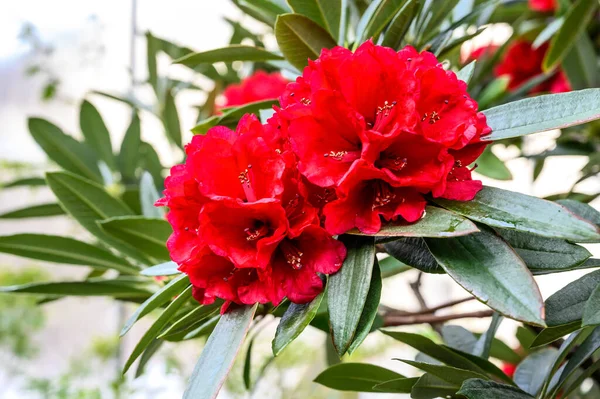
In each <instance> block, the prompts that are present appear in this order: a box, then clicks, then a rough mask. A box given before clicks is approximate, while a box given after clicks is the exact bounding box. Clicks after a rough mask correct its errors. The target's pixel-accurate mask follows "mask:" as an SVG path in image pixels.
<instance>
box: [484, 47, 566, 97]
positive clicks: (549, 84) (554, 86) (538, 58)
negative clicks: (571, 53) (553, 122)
mask: <svg viewBox="0 0 600 399" xmlns="http://www.w3.org/2000/svg"><path fill="white" fill-rule="evenodd" d="M547 51H548V43H545V44H543V45H541V46H540V47H538V48H537V49H534V48H533V47H532V44H531V43H530V42H527V41H524V40H519V41H516V42H514V43H513V44H511V46H510V47H509V48H508V50H507V51H506V54H505V55H504V59H503V60H502V62H501V63H500V64H498V66H497V67H496V69H495V71H494V73H495V74H496V76H503V75H505V76H508V77H509V78H510V81H509V84H508V88H509V89H510V90H514V89H516V88H518V87H519V86H521V85H522V84H523V83H526V82H527V81H528V80H530V79H532V78H534V77H536V76H539V75H541V74H542V73H543V71H542V61H543V60H544V57H545V56H546V52H547ZM570 90H571V85H570V84H569V81H568V80H567V78H566V76H565V74H564V72H563V71H562V70H560V69H559V70H558V71H557V72H555V73H554V75H553V76H551V77H550V78H549V79H547V80H545V81H544V82H542V83H540V84H539V85H537V86H536V87H534V88H533V89H532V90H531V92H530V93H532V94H535V93H541V92H550V93H563V92H567V91H570Z"/></svg>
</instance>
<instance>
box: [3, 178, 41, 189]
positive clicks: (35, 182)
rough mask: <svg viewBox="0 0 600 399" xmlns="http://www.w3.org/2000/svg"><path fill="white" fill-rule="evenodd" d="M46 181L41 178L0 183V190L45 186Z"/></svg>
mask: <svg viewBox="0 0 600 399" xmlns="http://www.w3.org/2000/svg"><path fill="white" fill-rule="evenodd" d="M45 185H46V180H45V179H43V178H41V177H25V178H23V179H16V180H12V181H9V182H8V183H0V188H13V187H23V186H30V187H38V186H45Z"/></svg>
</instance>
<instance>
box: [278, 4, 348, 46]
mask: <svg viewBox="0 0 600 399" xmlns="http://www.w3.org/2000/svg"><path fill="white" fill-rule="evenodd" d="M288 3H289V5H290V7H291V8H292V10H294V12H295V13H296V14H302V15H304V16H306V17H308V18H310V19H311V20H312V21H314V22H316V23H318V24H319V25H320V26H321V27H323V28H325V29H327V31H328V32H329V33H330V34H331V36H332V37H333V38H334V39H335V41H336V42H338V43H340V37H341V35H343V32H340V27H341V26H342V25H343V23H342V17H343V15H344V9H345V7H346V4H345V1H344V0H333V1H331V0H289V1H288ZM342 40H343V39H342ZM341 44H343V41H342V43H341Z"/></svg>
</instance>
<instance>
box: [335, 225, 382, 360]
mask: <svg viewBox="0 0 600 399" xmlns="http://www.w3.org/2000/svg"><path fill="white" fill-rule="evenodd" d="M339 239H340V241H342V242H343V243H344V245H345V246H346V249H347V251H348V253H347V255H346V260H345V261H344V264H343V266H342V268H341V269H340V270H339V271H338V272H337V273H335V274H333V275H331V276H330V277H329V283H328V289H327V306H328V308H329V324H330V326H331V336H332V338H333V344H334V346H335V348H336V350H337V352H338V354H339V355H340V357H341V356H342V355H343V354H344V353H346V351H347V350H348V348H349V347H350V345H351V344H352V341H353V339H354V336H355V334H356V329H357V328H358V323H359V321H360V318H361V315H362V312H363V309H364V307H365V303H366V300H367V295H368V292H369V287H370V285H371V275H372V272H373V264H374V262H375V244H374V240H373V238H372V237H360V236H348V235H343V236H340V238H339Z"/></svg>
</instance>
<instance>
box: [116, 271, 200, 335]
mask: <svg viewBox="0 0 600 399" xmlns="http://www.w3.org/2000/svg"><path fill="white" fill-rule="evenodd" d="M189 284H190V281H189V279H188V277H187V275H185V274H182V275H180V276H177V277H176V278H174V279H173V280H171V281H170V282H169V283H168V284H167V285H165V286H164V287H162V288H161V289H159V290H158V291H156V292H155V293H154V294H153V295H152V296H151V297H150V298H148V299H147V300H146V301H144V303H142V304H141V305H140V306H139V307H138V308H137V310H136V311H135V313H134V314H132V315H131V317H130V318H129V319H128V320H127V321H126V322H125V325H124V326H123V328H122V329H121V333H120V334H119V335H120V336H121V337H122V336H123V335H125V334H127V332H128V331H129V330H131V327H133V325H134V324H135V322H136V321H138V320H139V319H141V318H142V317H144V316H145V315H147V314H148V313H150V312H151V311H153V310H154V309H156V308H158V307H160V306H162V305H164V304H165V303H167V302H169V301H171V299H173V297H174V296H176V295H178V294H180V293H181V292H182V291H183V290H184V289H185V288H186V287H187V286H188V285H189Z"/></svg>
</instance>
